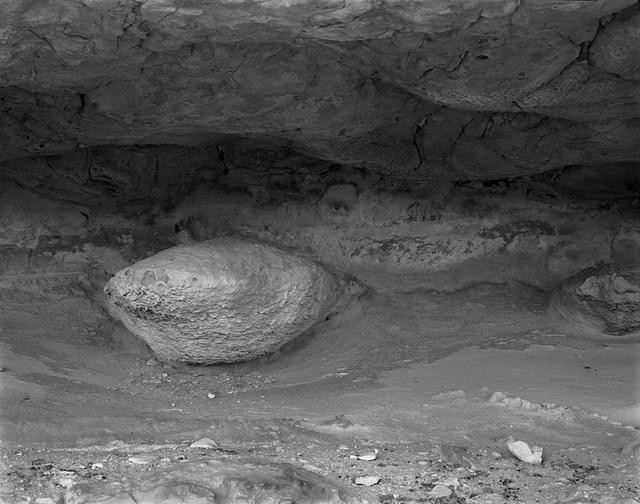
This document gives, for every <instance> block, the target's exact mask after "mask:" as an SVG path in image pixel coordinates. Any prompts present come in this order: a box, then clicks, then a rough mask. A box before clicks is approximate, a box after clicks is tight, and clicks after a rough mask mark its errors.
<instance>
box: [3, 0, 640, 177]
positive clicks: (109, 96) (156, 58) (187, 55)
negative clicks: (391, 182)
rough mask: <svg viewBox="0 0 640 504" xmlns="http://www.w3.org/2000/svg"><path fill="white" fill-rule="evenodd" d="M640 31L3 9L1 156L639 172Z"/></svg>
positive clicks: (485, 7) (401, 19) (148, 9)
mask: <svg viewBox="0 0 640 504" xmlns="http://www.w3.org/2000/svg"><path fill="white" fill-rule="evenodd" d="M639 19H640V7H638V5H637V2H636V1H635V0H612V1H604V0H597V1H590V2H576V1H564V0H549V1H544V2H522V1H517V0H504V1H502V0H464V1H463V0H438V1H429V2H409V1H405V0H399V1H395V2H385V3H384V4H380V3H379V2H374V1H369V0H357V1H353V2H347V3H343V2H335V1H334V0H319V1H316V0H314V1H311V0H301V1H296V2H294V4H292V3H291V2H284V1H279V0H274V1H267V2H265V1H262V0H249V1H246V2H235V1H233V2H232V1H228V0H214V1H209V0H208V1H203V0H162V1H138V0H120V1H116V0H94V1H91V2H87V1H81V0H5V1H3V2H1V3H0V42H1V47H0V126H2V127H1V128H0V143H1V144H2V147H3V148H2V149H1V152H0V159H1V160H5V161H6V160H13V159H17V158H25V157H28V156H39V155H45V154H48V155H51V154H61V153H65V152H69V151H72V150H74V149H77V148H83V147H86V146H98V145H113V144H129V145H130V144H138V145H142V144H144V145H148V144H155V145H159V144H168V143H170V144H179V145H196V144H197V145H200V144H209V145H211V144H215V145H227V146H228V145H230V144H233V143H234V142H235V141H237V140H238V138H245V139H246V138H252V139H256V140H262V141H266V142H268V143H271V144H272V145H273V146H286V147H288V148H294V149H295V150H297V151H299V152H303V153H305V154H307V155H309V156H311V157H315V158H317V159H321V160H325V161H331V162H336V163H341V164H353V165H358V166H367V167H368V168H371V169H373V170H375V171H377V172H380V173H386V174H393V175H394V176H401V177H411V178H419V179H433V178H445V179H448V180H461V179H462V180H464V179H475V178H486V179H494V178H500V177H507V176H509V177H511V176H516V175H522V174H527V173H536V172H540V171H544V170H547V169H553V168H560V167H564V166H573V165H583V164H589V165H599V164H602V165H606V164H610V163H637V162H638V161H640V153H639V152H638V142H637V141H636V139H637V137H638V132H639V126H638V117H640V80H639V79H638V76H639V75H640V73H639V72H640V66H639V63H638V51H637V50H636V49H637V45H638V40H639V37H640V35H639V33H640V32H639V29H638V26H639V23H640V21H639ZM42 169H43V170H46V167H43V168H42ZM96 175H98V176H99V173H97V174H96ZM88 178H89V182H90V183H93V181H92V180H91V179H92V173H89V174H88Z"/></svg>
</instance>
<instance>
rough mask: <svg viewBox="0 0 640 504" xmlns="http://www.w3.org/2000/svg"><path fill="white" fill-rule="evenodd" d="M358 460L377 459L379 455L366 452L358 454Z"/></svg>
mask: <svg viewBox="0 0 640 504" xmlns="http://www.w3.org/2000/svg"><path fill="white" fill-rule="evenodd" d="M357 458H358V460H365V461H367V462H368V461H371V460H375V459H377V458H378V457H377V455H376V454H375V453H364V454H362V455H358V457H357Z"/></svg>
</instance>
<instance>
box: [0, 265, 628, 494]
mask: <svg viewBox="0 0 640 504" xmlns="http://www.w3.org/2000/svg"><path fill="white" fill-rule="evenodd" d="M81 285H82V283H81V282H76V281H75V280H74V278H72V277H56V276H51V277H48V278H42V277H34V278H33V279H28V278H26V279H25V278H22V279H21V280H20V281H18V280H16V281H10V280H8V281H5V282H4V283H3V284H2V285H0V305H1V306H2V310H0V359H1V360H0V366H1V368H2V372H0V386H1V394H2V395H1V406H2V408H1V413H0V428H1V429H2V431H1V436H0V438H1V444H0V446H1V448H0V449H1V455H0V457H1V458H0V460H1V464H2V472H1V474H0V489H1V490H0V502H8V503H14V502H15V503H22V502H32V503H39V504H47V503H49V504H51V503H58V502H62V499H65V497H64V495H65V493H66V494H67V497H66V502H71V498H70V497H69V495H70V494H69V491H70V490H69V489H70V488H74V486H76V485H78V484H81V483H84V482H95V483H96V484H98V485H99V484H100V482H101V481H104V482H105V484H106V483H109V482H118V481H123V480H124V479H126V478H128V477H133V476H136V475H145V474H147V473H151V472H154V471H160V470H166V469H170V468H172V467H179V466H180V465H181V464H185V463H188V462H194V463H200V462H202V461H206V460H210V459H220V460H233V461H242V460H248V459H251V460H254V461H263V462H267V463H273V462H275V463H290V464H295V465H296V466H299V467H302V468H304V469H307V470H310V471H313V472H315V473H317V474H319V475H321V476H324V477H325V478H327V479H328V480H329V481H332V482H338V483H339V484H340V485H342V486H344V487H348V488H351V489H352V490H353V491H354V492H355V493H356V495H359V496H360V497H361V498H362V499H366V500H368V501H369V502H371V503H376V502H379V503H382V504H391V503H396V502H403V503H409V502H437V503H441V504H448V503H506V502H509V503H511V502H517V503H605V504H617V503H626V504H631V503H638V502H640V496H639V483H640V482H639V478H638V475H639V474H640V472H639V470H640V464H639V462H640V436H639V432H640V431H639V430H638V427H639V426H640V408H639V405H640V387H639V384H640V344H639V343H629V342H625V343H616V342H615V341H612V340H610V339H606V338H597V337H593V335H589V336H588V337H587V335H584V334H580V333H578V332H572V329H571V328H569V327H566V326H565V325H563V324H562V323H560V322H559V321H557V320H555V319H554V317H553V316H552V315H551V314H550V313H549V311H548V310H547V303H548V297H547V295H546V294H545V293H542V292H540V291H536V290H533V289H530V288H527V287H523V286H518V285H509V284H500V285H489V284H485V285H479V286H476V287H473V288H469V289H466V290H463V291H459V292H454V293H448V294H443V293H437V292H411V293H402V294H393V293H386V294H376V293H365V294H364V295H363V296H362V298H361V299H360V300H359V301H357V302H354V304H353V305H352V306H350V307H349V308H348V309H347V310H346V311H345V312H344V313H343V314H341V315H340V316H338V317H336V318H334V319H332V320H329V321H327V322H325V323H323V324H322V325H321V326H319V327H317V328H316V329H315V330H314V331H312V332H311V333H309V334H307V335H305V336H304V337H302V338H300V339H298V340H296V341H295V342H293V343H292V344H290V345H288V346H287V347H286V348H284V349H283V350H282V351H281V352H279V353H278V354H277V355H274V356H272V357H269V358H267V359H263V360H262V361H259V362H254V363H249V364H242V365H228V366H207V367H202V366H187V365H169V364H162V363H160V362H157V361H156V360H154V359H153V356H152V355H151V354H150V353H149V351H148V349H147V348H146V347H145V345H143V344H141V343H140V342H139V341H137V340H136V339H134V338H133V337H132V336H131V335H129V334H128V333H127V332H126V331H124V329H122V328H121V327H120V326H119V325H117V324H116V323H115V322H113V321H111V320H110V319H109V318H108V317H107V316H106V315H105V314H104V312H103V310H102V309H101V308H100V306H99V304H98V303H97V302H96V301H95V300H92V299H91V298H90V297H87V295H86V292H85V291H84V290H83V288H82V287H81ZM201 438H209V439H210V440H212V441H213V442H212V443H210V446H209V447H207V448H197V447H191V444H192V442H193V441H195V440H198V439H201ZM510 440H522V441H524V442H526V443H528V444H529V445H530V446H531V447H532V446H534V445H536V446H540V447H542V449H543V459H542V463H541V464H530V463H525V462H522V461H520V460H519V459H517V458H516V457H514V456H513V455H512V454H511V453H510V451H509V449H508V447H507V444H508V442H509V441H510ZM361 456H364V457H363V458H364V459H365V460H362V459H359V458H358V457H361ZM367 459H372V460H367ZM364 476H373V477H374V478H373V479H372V480H371V481H369V482H375V483H374V484H372V485H371V486H366V485H357V484H356V479H357V478H359V477H364ZM358 481H359V480H358ZM365 481H366V480H365ZM83 502H91V500H90V498H89V500H85V501H83ZM131 502H133V501H131ZM185 502H196V500H193V501H185ZM198 502H201V501H198Z"/></svg>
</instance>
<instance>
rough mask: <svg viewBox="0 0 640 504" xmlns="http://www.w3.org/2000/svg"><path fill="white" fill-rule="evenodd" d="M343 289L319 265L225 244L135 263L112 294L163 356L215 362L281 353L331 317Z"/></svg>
mask: <svg viewBox="0 0 640 504" xmlns="http://www.w3.org/2000/svg"><path fill="white" fill-rule="evenodd" d="M339 285H340V284H339V282H338V280H336V279H335V278H334V277H333V276H332V275H331V274H330V273H328V272H327V271H326V270H325V269H324V268H322V267H321V266H319V265H318V264H316V263H314V262H313V261H310V260H308V259H304V258H301V257H298V256H295V255H292V254H289V253H287V252H285V251H282V250H279V249H276V248H274V247H270V246H267V245H263V244H259V243H252V242H243V241H240V240H236V239H230V238H227V239H225V238H222V239H217V240H209V241H205V242H201V243H196V244H192V245H181V246H177V247H173V248H170V249H167V250H164V251H162V252H160V253H158V254H156V255H154V256H151V257H149V258H147V259H144V260H142V261H140V262H138V263H135V264H133V265H131V266H129V267H128V268H125V269H123V270H121V271H119V272H118V273H117V274H116V275H115V276H114V277H113V278H112V279H111V280H110V281H109V282H108V283H107V285H106V286H105V293H106V294H107V297H108V300H109V306H110V310H111V311H112V314H113V315H114V316H116V317H117V318H119V319H120V320H121V321H122V322H123V323H124V324H125V326H126V327H127V328H128V329H129V330H130V331H131V332H133V333H134V334H136V335H138V336H139V337H141V338H142V339H144V340H145V341H146V342H147V343H148V344H149V346H150V347H151V348H152V350H153V351H154V352H155V353H156V355H157V356H158V357H159V358H161V359H164V360H176V361H183V362H192V363H205V364H212V363H218V362H236V361H244V360H250V359H255V358H257V357H260V356H263V355H265V354H269V353H271V352H273V351H275V350H277V349H278V348H280V347H281V346H282V345H283V344H284V343H286V342H288V341H290V340H292V339H293V338H295V337H296V336H298V335H299V334H301V333H302V332H304V331H305V330H307V329H309V328H310V327H311V326H313V325H314V324H315V323H317V322H318V321H319V320H321V319H322V318H323V317H324V316H326V315H327V314H328V313H329V312H330V310H331V308H332V307H333V306H334V304H335V303H336V301H337V300H338V297H339V291H340V286H339Z"/></svg>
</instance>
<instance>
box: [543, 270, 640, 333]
mask: <svg viewBox="0 0 640 504" xmlns="http://www.w3.org/2000/svg"><path fill="white" fill-rule="evenodd" d="M554 303H555V305H556V307H557V308H558V310H559V311H560V313H562V314H563V315H564V316H565V317H566V318H567V319H569V320H571V321H574V322H576V323H579V324H581V325H586V326H590V327H594V328H596V329H598V330H600V331H602V332H604V333H605V334H611V335H630V334H633V335H634V336H635V335H638V334H640V266H638V265H624V266H619V265H607V266H601V267H597V268H590V269H588V270H585V271H583V272H581V273H579V274H578V275H576V276H574V277H573V278H571V279H570V280H568V281H567V282H566V284H565V285H564V286H563V287H562V290H561V292H559V293H558V295H557V296H556V297H555V300H554Z"/></svg>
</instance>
